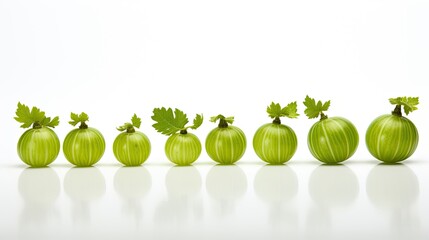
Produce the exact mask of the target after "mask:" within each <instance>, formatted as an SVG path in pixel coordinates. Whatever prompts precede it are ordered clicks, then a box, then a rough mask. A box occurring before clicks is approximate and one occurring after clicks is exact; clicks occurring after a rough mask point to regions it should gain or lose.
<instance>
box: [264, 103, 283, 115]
mask: <svg viewBox="0 0 429 240" xmlns="http://www.w3.org/2000/svg"><path fill="white" fill-rule="evenodd" d="M267 113H268V116H270V118H276V117H281V116H282V108H281V107H280V104H278V103H274V102H271V105H270V106H268V107H267Z"/></svg>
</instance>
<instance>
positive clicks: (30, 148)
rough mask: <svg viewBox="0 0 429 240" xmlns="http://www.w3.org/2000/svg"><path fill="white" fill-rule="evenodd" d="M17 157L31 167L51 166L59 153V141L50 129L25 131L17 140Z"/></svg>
mask: <svg viewBox="0 0 429 240" xmlns="http://www.w3.org/2000/svg"><path fill="white" fill-rule="evenodd" d="M17 151H18V156H19V157H20V158H21V160H22V161H23V162H24V163H26V164H27V165H29V166H31V167H45V166H48V165H49V164H51V163H52V162H53V161H54V160H55V159H56V158H57V156H58V154H59V152H60V140H59V139H58V136H57V134H56V133H55V132H54V131H53V130H52V129H50V128H47V127H42V128H37V129H29V130H27V131H25V132H24V133H23V134H22V136H21V137H20V138H19V140H18V145H17Z"/></svg>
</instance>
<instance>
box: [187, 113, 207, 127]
mask: <svg viewBox="0 0 429 240" xmlns="http://www.w3.org/2000/svg"><path fill="white" fill-rule="evenodd" d="M203 119H204V118H203V115H202V114H201V115H200V114H197V116H195V118H194V121H193V125H192V126H191V127H190V128H192V129H194V130H195V129H197V128H199V127H200V126H201V124H203Z"/></svg>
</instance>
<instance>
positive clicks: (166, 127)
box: [152, 107, 189, 135]
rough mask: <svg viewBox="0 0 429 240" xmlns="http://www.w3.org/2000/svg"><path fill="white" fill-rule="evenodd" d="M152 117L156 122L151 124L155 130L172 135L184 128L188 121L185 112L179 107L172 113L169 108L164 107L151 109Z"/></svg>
mask: <svg viewBox="0 0 429 240" xmlns="http://www.w3.org/2000/svg"><path fill="white" fill-rule="evenodd" d="M152 119H153V120H154V121H155V122H156V123H155V124H153V125H152V126H153V127H154V128H155V129H156V131H158V132H160V133H162V134H165V135H172V134H174V133H176V132H178V131H180V130H184V129H185V125H186V124H187V123H188V122H189V121H188V118H187V116H186V114H185V113H183V112H182V111H180V110H179V109H177V108H176V109H175V110H174V113H173V110H172V109H171V108H168V109H166V108H165V107H162V108H155V109H153V116H152Z"/></svg>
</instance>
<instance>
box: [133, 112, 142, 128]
mask: <svg viewBox="0 0 429 240" xmlns="http://www.w3.org/2000/svg"><path fill="white" fill-rule="evenodd" d="M131 123H132V124H133V126H134V127H136V128H140V125H141V124H142V120H141V118H139V117H137V114H135V113H134V115H133V117H132V118H131Z"/></svg>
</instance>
